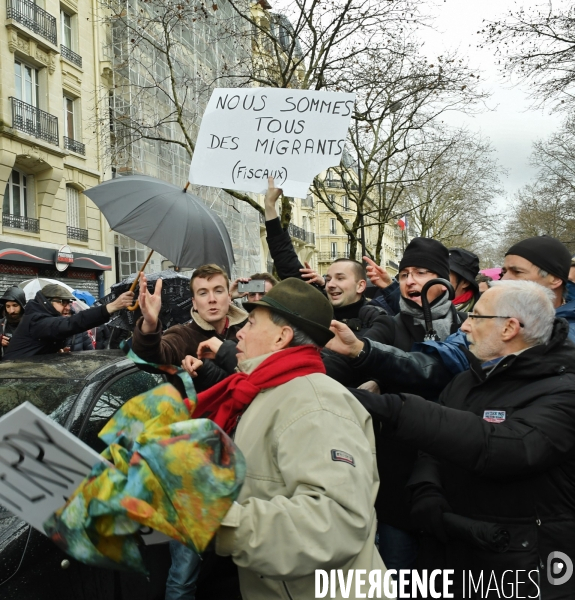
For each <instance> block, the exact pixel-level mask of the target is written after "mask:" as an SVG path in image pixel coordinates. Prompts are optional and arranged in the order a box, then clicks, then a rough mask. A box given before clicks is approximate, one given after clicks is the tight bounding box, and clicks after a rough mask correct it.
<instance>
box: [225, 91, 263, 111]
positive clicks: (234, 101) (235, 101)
mask: <svg viewBox="0 0 575 600" xmlns="http://www.w3.org/2000/svg"><path fill="white" fill-rule="evenodd" d="M228 98H229V99H228ZM248 99H249V100H251V103H250V105H249V106H246V101H247V100H248ZM258 99H259V100H260V106H259V108H258V107H256V106H255V100H256V98H255V96H254V95H252V94H246V95H245V96H244V98H243V101H242V97H241V96H239V95H238V94H234V95H233V96H232V97H231V98H230V97H229V94H226V95H225V96H218V98H217V100H216V109H218V108H221V109H222V110H226V109H227V110H235V109H236V108H237V107H238V106H239V105H240V102H241V104H242V108H243V109H244V110H254V111H256V112H259V111H261V110H264V108H265V107H266V99H267V96H266V95H265V94H263V95H261V96H260V97H259V98H258Z"/></svg>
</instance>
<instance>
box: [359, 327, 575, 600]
mask: <svg viewBox="0 0 575 600" xmlns="http://www.w3.org/2000/svg"><path fill="white" fill-rule="evenodd" d="M568 333H569V325H568V323H567V322H566V321H565V320H563V319H557V320H556V321H555V326H554V331H553V336H552V338H551V341H550V342H549V343H548V344H547V345H539V346H534V347H532V348H529V349H528V350H525V351H524V352H522V353H521V354H519V355H510V356H507V357H504V358H503V359H502V360H501V361H500V362H499V364H498V365H497V366H496V367H495V368H494V369H493V371H492V372H491V373H490V374H489V375H488V376H486V375H485V373H484V372H483V371H482V369H481V365H479V364H478V361H477V360H476V359H475V358H474V357H473V356H472V355H470V363H471V368H470V370H469V371H466V372H464V373H461V374H460V375H458V376H457V377H455V379H453V381H452V382H451V383H450V384H449V385H448V386H447V387H446V388H445V390H444V391H443V392H442V394H441V396H440V399H439V404H435V403H432V402H428V401H426V400H424V399H423V398H419V397H417V396H410V395H402V396H401V397H400V396H396V395H389V394H384V395H383V396H377V395H375V394H369V393H368V392H362V391H361V390H360V391H359V392H358V394H357V397H359V399H360V401H362V403H363V404H364V406H365V407H366V408H367V410H368V411H369V412H371V414H372V415H373V416H374V417H375V418H378V419H381V420H382V421H384V422H385V423H386V424H387V426H388V427H389V426H391V427H392V428H393V434H391V435H393V436H394V437H396V438H397V439H400V440H401V441H402V442H403V443H405V444H408V445H409V446H411V447H414V448H419V449H420V450H422V451H423V452H424V454H421V455H420V458H419V459H418V461H417V463H416V465H415V467H414V470H413V473H412V476H411V478H410V480H409V486H410V488H413V489H416V488H417V486H421V485H429V484H432V485H434V486H437V487H438V488H439V489H441V490H442V491H443V493H444V495H445V498H446V500H447V502H448V504H449V505H450V506H451V508H452V509H453V512H454V513H456V514H458V515H463V516H466V517H469V518H471V519H476V520H482V521H487V522H491V523H499V524H501V525H502V527H503V528H505V529H507V530H508V531H509V532H510V534H511V547H510V550H509V551H508V552H507V553H503V554H493V555H488V558H489V560H490V561H491V562H490V564H491V567H490V568H493V569H497V568H499V569H501V568H507V569H527V570H530V569H534V568H537V566H538V565H539V562H540V561H541V562H542V563H543V564H544V565H545V566H546V562H547V557H548V555H549V554H550V553H551V552H554V551H560V552H563V553H565V554H567V555H568V556H569V557H575V346H574V345H573V344H572V343H571V342H569V341H568V340H567V336H568ZM489 411H497V412H489ZM499 419H503V420H502V421H501V422H494V420H495V421H497V420H499ZM467 550H468V552H467V555H466V560H468V561H470V562H469V564H472V563H473V562H474V561H480V560H481V561H483V563H485V559H486V555H485V552H479V551H475V550H474V549H473V548H468V549H467ZM463 563H464V561H462V564H461V566H462V567H463V568H471V567H470V566H469V564H468V563H465V564H463ZM540 583H541V589H542V598H545V599H548V598H552V599H558V598H565V599H567V598H570V599H571V598H573V597H575V578H571V580H570V581H569V582H568V583H566V584H564V585H562V586H551V585H549V584H548V582H547V576H546V573H545V572H544V569H542V570H541V581H540Z"/></svg>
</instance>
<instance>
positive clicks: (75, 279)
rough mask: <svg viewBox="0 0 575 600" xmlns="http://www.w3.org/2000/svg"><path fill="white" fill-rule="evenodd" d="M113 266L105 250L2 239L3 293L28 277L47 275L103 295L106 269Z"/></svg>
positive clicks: (0, 281)
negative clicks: (5, 240)
mask: <svg viewBox="0 0 575 600" xmlns="http://www.w3.org/2000/svg"><path fill="white" fill-rule="evenodd" d="M111 270H112V259H111V258H110V257H109V256H106V255H104V254H94V253H92V254H89V253H85V252H75V251H72V250H71V248H70V247H69V246H61V247H59V248H46V247H41V246H32V245H28V244H15V243H13V242H2V241H0V294H1V293H3V292H4V290H5V289H6V288H8V287H10V286H11V285H18V284H19V283H20V282H22V281H24V280H26V279H32V278H35V277H46V278H49V279H56V280H58V281H62V282H64V283H67V284H68V285H69V286H70V287H72V288H73V289H75V290H85V291H87V292H90V293H91V294H92V295H93V296H94V297H95V298H100V297H101V296H103V295H104V272H105V271H111Z"/></svg>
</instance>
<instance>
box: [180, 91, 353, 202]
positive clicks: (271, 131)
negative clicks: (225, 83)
mask: <svg viewBox="0 0 575 600" xmlns="http://www.w3.org/2000/svg"><path fill="white" fill-rule="evenodd" d="M354 102H355V94H345V93H339V92H316V91H311V90H290V89H275V88H246V89H244V88H236V89H221V88H220V89H216V90H214V92H213V93H212V96H211V98H210V101H209V103H208V106H207V108H206V111H205V113H204V116H203V119H202V123H201V127H200V132H199V134H198V139H197V141H196V148H195V151H194V156H193V158H192V164H191V166H190V175H189V181H190V183H195V184H199V185H209V186H213V187H222V188H229V189H233V190H238V191H243V192H255V193H264V192H265V191H266V190H267V187H268V182H267V178H268V177H274V179H275V184H276V186H277V187H281V188H282V189H283V191H284V194H285V195H286V196H295V197H298V198H305V197H306V196H307V193H308V190H309V187H310V185H311V183H312V181H313V178H314V177H315V176H316V175H317V174H318V173H321V172H322V171H324V170H325V169H327V168H328V167H332V166H336V165H339V163H340V161H341V159H342V156H343V151H344V146H345V139H346V137H347V130H348V127H349V123H350V119H351V114H352V112H353V109H354Z"/></svg>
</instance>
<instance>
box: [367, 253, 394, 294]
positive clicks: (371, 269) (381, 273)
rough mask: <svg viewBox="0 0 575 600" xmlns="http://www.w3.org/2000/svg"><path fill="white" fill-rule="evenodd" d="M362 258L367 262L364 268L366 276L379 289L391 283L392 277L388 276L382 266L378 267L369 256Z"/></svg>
mask: <svg viewBox="0 0 575 600" xmlns="http://www.w3.org/2000/svg"><path fill="white" fill-rule="evenodd" d="M363 260H364V261H365V262H366V263H367V267H366V268H365V270H366V271H367V276H368V277H369V279H370V280H371V283H373V285H376V286H377V287H379V288H381V289H385V288H386V287H387V286H388V285H391V283H392V279H391V277H390V276H389V273H388V272H387V271H386V270H385V269H384V268H383V267H380V266H379V265H378V264H377V263H375V262H374V261H373V260H371V258H369V256H364V257H363Z"/></svg>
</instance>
